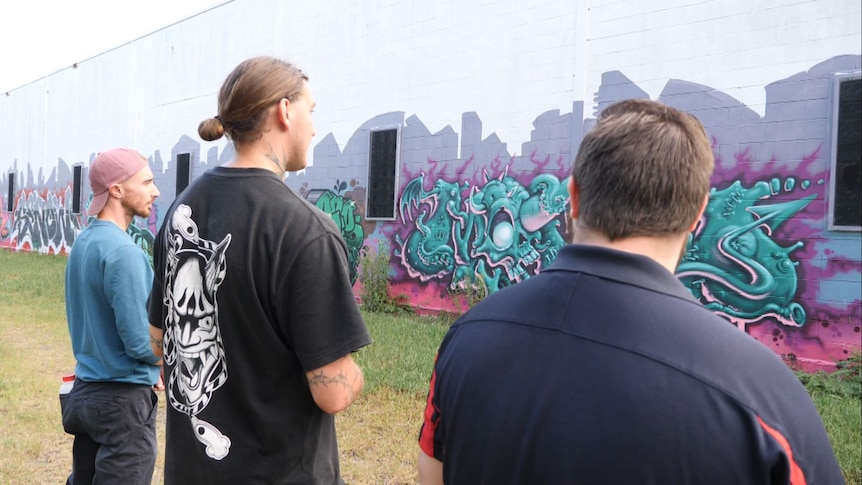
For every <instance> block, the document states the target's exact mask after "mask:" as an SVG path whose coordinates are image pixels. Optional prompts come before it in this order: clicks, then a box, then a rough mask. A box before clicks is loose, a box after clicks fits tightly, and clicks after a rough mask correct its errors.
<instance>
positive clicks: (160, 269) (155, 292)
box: [147, 211, 171, 329]
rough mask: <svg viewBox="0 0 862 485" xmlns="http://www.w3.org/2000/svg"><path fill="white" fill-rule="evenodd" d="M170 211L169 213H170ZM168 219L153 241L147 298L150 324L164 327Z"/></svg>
mask: <svg viewBox="0 0 862 485" xmlns="http://www.w3.org/2000/svg"><path fill="white" fill-rule="evenodd" d="M170 213H171V212H170V211H169V212H168V214H169V215H170ZM167 222H168V219H167V218H165V222H164V223H162V227H161V229H160V230H159V232H158V234H157V235H156V238H155V242H154V243H153V286H152V288H151V289H150V295H149V297H148V298H147V312H148V317H149V321H150V325H152V326H154V327H156V328H161V329H164V325H165V306H164V301H163V300H164V278H165V251H166V249H167V247H166V244H165V237H166V234H167V233H166V232H165V229H166V227H167V225H168V224H167Z"/></svg>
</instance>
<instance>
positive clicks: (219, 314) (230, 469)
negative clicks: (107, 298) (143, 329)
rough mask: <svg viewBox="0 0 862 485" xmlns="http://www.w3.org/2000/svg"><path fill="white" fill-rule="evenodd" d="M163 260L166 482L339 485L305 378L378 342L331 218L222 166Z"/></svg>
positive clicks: (158, 318) (175, 223)
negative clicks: (363, 311) (370, 331)
mask: <svg viewBox="0 0 862 485" xmlns="http://www.w3.org/2000/svg"><path fill="white" fill-rule="evenodd" d="M154 256H155V257H154V262H155V266H156V268H155V280H154V282H153V290H152V294H151V296H150V307H149V315H150V322H151V324H152V325H154V326H156V327H159V328H162V329H163V332H164V341H165V359H164V360H165V365H164V367H165V368H164V371H165V380H166V394H167V397H168V400H169V405H168V416H167V438H166V453H165V483H166V484H171V483H178V484H187V483H303V484H307V483H320V484H324V483H325V484H332V483H343V482H342V481H341V479H340V478H339V468H338V450H337V445H336V437H335V425H334V420H333V417H332V416H331V415H329V414H327V413H325V412H323V411H322V410H321V409H320V408H318V407H317V405H316V404H315V403H314V400H313V398H312V396H311V391H310V389H309V387H308V382H307V380H306V377H305V373H306V372H308V371H311V370H314V369H317V368H320V367H322V366H324V365H326V364H329V363H331V362H333V361H335V360H337V359H339V358H341V357H343V356H345V355H347V354H349V353H351V352H353V351H355V350H357V349H359V348H360V347H363V346H365V345H368V344H369V343H371V337H370V336H369V334H368V330H367V329H366V327H365V324H364V322H363V320H362V317H361V315H360V313H359V309H358V307H357V305H356V301H355V299H354V296H353V292H352V290H351V285H350V280H349V270H348V265H347V252H346V248H345V245H344V242H343V241H342V239H341V236H340V234H339V232H338V229H337V227H336V226H335V224H334V223H333V221H332V220H331V219H330V218H329V216H327V215H326V214H324V213H322V212H321V211H319V210H318V209H317V208H315V207H314V206H313V205H311V204H310V203H308V202H307V201H305V200H303V199H301V198H299V197H298V196H297V195H296V193H295V192H293V191H292V190H291V189H289V188H288V187H287V186H285V185H284V183H282V181H281V180H279V178H278V177H277V176H276V175H275V174H273V173H272V172H270V171H267V170H262V169H229V168H223V167H216V168H214V169H212V170H210V171H208V172H207V173H205V174H203V175H202V176H201V177H199V178H198V179H196V180H195V181H194V182H193V183H192V184H191V185H190V186H189V187H187V188H186V190H185V191H183V193H182V194H180V196H178V197H177V199H176V200H175V201H174V203H173V205H172V206H171V208H170V209H169V211H168V213H167V214H166V215H165V219H164V222H163V224H162V227H161V229H160V231H159V234H158V236H157V238H156V244H155V254H154Z"/></svg>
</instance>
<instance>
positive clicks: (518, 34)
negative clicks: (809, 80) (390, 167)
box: [0, 0, 862, 171]
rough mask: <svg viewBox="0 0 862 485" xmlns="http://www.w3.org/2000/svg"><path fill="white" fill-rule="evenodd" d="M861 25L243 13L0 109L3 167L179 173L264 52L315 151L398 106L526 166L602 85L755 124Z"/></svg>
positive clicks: (695, 12) (420, 5)
mask: <svg viewBox="0 0 862 485" xmlns="http://www.w3.org/2000/svg"><path fill="white" fill-rule="evenodd" d="M860 29H862V27H860V5H859V2H858V1H857V0H817V1H799V0H765V1H758V2H752V1H749V0H720V1H719V0H707V1H703V0H662V1H653V2H647V1H639V0H617V1H612V0H548V1H539V0H534V1H516V0H483V1H482V2H460V1H455V0H439V1H435V2H427V1H420V0H415V1H394V0H365V1H362V2H353V1H347V0H339V1H325V2H322V1H319V0H296V1H292V2H283V1H281V0H237V1H234V2H231V3H228V4H225V5H221V6H219V7H217V8H215V9H212V10H209V11H206V12H203V13H202V14H200V15H198V16H195V17H192V18H190V19H188V20H186V21H184V22H182V23H179V24H175V25H172V26H170V27H167V28H165V29H162V30H159V31H157V32H154V33H152V34H150V35H148V36H145V37H143V38H141V39H138V40H137V41H133V42H131V43H128V44H124V45H122V46H120V47H118V48H116V49H114V50H111V51H109V52H106V53H104V54H102V55H100V56H97V57H95V58H92V59H89V60H87V61H84V62H82V63H80V64H79V65H78V67H77V68H76V69H73V68H68V69H65V70H63V71H60V72H57V73H55V74H52V75H50V76H48V77H47V78H44V79H42V80H39V81H36V82H34V83H31V84H28V85H26V86H24V87H22V88H19V89H16V90H12V91H11V92H10V93H9V96H0V171H7V170H8V169H9V168H10V167H12V165H13V163H14V162H15V161H16V160H17V161H18V167H19V168H20V167H22V166H26V165H27V164H30V165H31V166H33V167H45V168H46V169H48V170H49V171H50V170H51V169H52V168H53V167H55V166H56V163H57V159H58V158H62V159H64V160H65V161H66V162H67V163H69V164H73V163H79V162H88V161H89V159H90V157H91V156H92V154H93V153H94V152H97V151H99V150H102V149H106V148H110V147H113V146H121V145H126V146H133V147H135V148H137V149H138V150H140V151H141V152H142V153H144V154H145V155H148V156H149V155H151V154H152V153H154V152H155V151H156V150H159V151H160V153H161V155H162V158H163V159H164V160H168V163H169V164H170V163H171V162H170V161H169V158H170V150H171V147H172V146H173V144H174V143H176V141H177V140H178V138H179V137H180V136H182V135H188V136H191V137H192V138H195V139H196V138H197V125H198V123H199V122H200V121H201V120H202V119H204V118H206V117H209V116H213V115H214V114H215V110H216V92H217V90H218V88H219V86H220V85H221V83H222V81H223V80H224V78H225V76H226V75H227V73H228V72H229V71H230V70H231V69H232V68H233V67H234V66H236V64H238V63H239V62H240V61H241V60H243V59H245V58H247V57H251V56H254V55H260V54H267V55H275V56H279V57H285V58H289V59H291V60H293V61H294V62H296V63H297V64H298V65H300V66H301V67H302V68H303V69H304V70H305V71H307V73H308V74H309V75H310V77H311V87H312V89H313V91H314V93H315V97H316V98H317V101H318V106H319V107H318V109H317V110H316V113H315V121H316V126H317V134H318V140H320V139H322V138H323V137H324V136H325V135H326V134H328V133H332V134H333V135H334V136H335V138H336V140H337V141H338V142H339V144H341V145H342V146H343V145H344V143H346V141H347V139H348V138H349V137H350V136H351V135H352V134H353V133H354V131H355V130H356V129H357V128H358V127H359V126H360V125H361V124H362V123H363V122H365V121H366V120H368V119H370V118H372V117H373V116H375V115H378V114H381V113H385V112H389V111H404V112H405V113H406V115H407V116H410V115H412V114H415V115H417V116H418V117H419V118H420V119H421V120H422V121H423V122H424V123H425V124H426V126H428V128H429V129H431V130H432V132H433V131H437V130H439V129H442V128H443V127H444V126H446V125H452V126H453V128H455V130H456V131H459V129H460V123H461V116H462V114H463V113H464V112H468V111H475V112H477V113H478V114H479V116H480V118H481V120H482V122H483V135H484V136H487V135H488V134H490V133H496V134H497V136H498V137H499V138H500V139H501V140H502V141H504V142H506V143H508V149H509V151H511V152H514V153H516V154H517V153H518V152H519V150H520V146H521V143H523V142H525V141H528V140H529V133H530V130H531V129H532V126H531V124H530V121H531V120H533V119H534V118H535V117H536V116H538V115H539V114H541V113H542V112H544V111H546V110H550V109H560V110H561V111H562V112H569V111H570V110H571V109H572V103H573V102H574V101H584V102H585V105H586V109H585V110H584V113H585V115H586V116H589V115H590V114H591V113H592V104H593V96H594V94H595V92H596V90H597V89H598V87H599V85H600V83H601V75H602V73H604V72H607V71H611V70H619V71H621V72H622V73H623V74H625V75H626V76H627V77H629V78H630V79H631V80H632V81H634V82H635V83H636V84H637V85H638V86H640V87H641V88H642V89H644V90H646V91H647V92H648V93H649V94H650V96H651V97H653V98H655V97H658V95H659V93H660V92H661V89H662V88H663V87H664V84H665V83H666V81H667V80H668V79H670V78H678V79H685V80H688V81H693V82H698V83H702V84H706V85H709V86H711V87H713V88H717V89H719V90H722V91H724V92H726V93H728V94H730V95H732V96H735V97H737V98H738V99H739V100H741V101H742V102H744V103H745V104H747V105H748V106H749V107H751V108H752V109H755V110H760V112H761V113H762V110H763V106H764V90H763V86H764V85H765V84H768V83H770V82H773V81H775V80H776V79H780V78H782V77H784V76H789V75H792V74H795V73H797V72H800V71H804V70H806V69H808V68H810V67H811V66H812V65H813V64H815V63H816V62H819V61H822V60H824V59H826V58H829V57H832V56H835V55H840V54H859V53H860V49H862V32H860ZM225 144H226V141H220V142H218V143H215V144H207V143H203V146H202V151H203V152H204V153H205V152H206V150H207V149H208V148H210V147H211V146H219V147H223V146H224V145H225Z"/></svg>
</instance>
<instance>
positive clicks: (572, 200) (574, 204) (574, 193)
mask: <svg viewBox="0 0 862 485" xmlns="http://www.w3.org/2000/svg"><path fill="white" fill-rule="evenodd" d="M579 196H580V192H579V189H578V184H577V182H575V177H573V176H571V175H569V215H570V216H571V218H572V220H573V221H574V220H576V219H577V218H578V211H579V209H580V197H579Z"/></svg>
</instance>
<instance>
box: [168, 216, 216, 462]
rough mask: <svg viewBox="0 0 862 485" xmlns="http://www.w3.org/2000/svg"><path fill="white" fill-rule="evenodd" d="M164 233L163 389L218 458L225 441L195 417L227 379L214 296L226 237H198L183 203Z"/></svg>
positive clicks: (199, 438)
mask: <svg viewBox="0 0 862 485" xmlns="http://www.w3.org/2000/svg"><path fill="white" fill-rule="evenodd" d="M168 231H169V233H168V235H167V237H168V247H167V262H166V264H167V274H166V281H165V283H166V284H165V299H164V303H165V306H166V307H167V309H168V314H167V316H166V318H165V324H164V331H165V336H164V343H165V357H164V358H165V362H167V363H168V364H169V365H171V366H172V368H171V373H170V376H169V377H168V385H167V389H166V391H167V395H168V398H169V400H170V403H171V407H173V408H174V409H176V410H177V411H179V412H180V413H183V414H186V415H187V416H188V417H189V420H190V421H191V425H192V426H193V427H194V435H195V437H196V438H197V439H198V441H200V442H201V443H202V444H203V445H205V446H206V453H207V455H208V456H210V457H211V458H214V459H216V460H221V459H222V458H224V457H225V456H227V454H228V453H229V452H230V438H228V437H227V436H225V435H224V434H222V433H221V432H220V431H219V430H218V429H217V428H216V427H215V426H213V425H212V424H210V423H208V422H206V421H204V420H202V419H198V417H197V414H198V413H199V412H200V411H201V410H202V409H204V408H205V407H206V406H207V404H208V403H209V401H210V399H212V396H213V393H214V392H215V391H216V390H217V389H218V388H219V387H221V386H222V385H223V384H224V383H225V381H227V377H228V373H227V364H226V362H225V355H224V345H223V343H222V339H221V332H220V331H219V325H218V311H217V310H218V301H217V293H218V287H219V285H220V284H221V282H222V281H223V280H224V277H225V272H226V268H225V252H226V251H227V248H228V246H229V245H230V240H231V236H230V234H228V235H226V236H225V237H224V239H222V241H221V242H219V243H217V244H216V243H215V242H214V241H208V240H205V239H201V238H200V237H199V235H198V226H197V224H196V223H195V221H194V220H193V219H192V210H191V208H190V207H189V206H187V205H182V204H181V205H179V206H178V207H177V208H176V210H175V211H174V213H173V216H172V217H171V221H170V226H169V228H168Z"/></svg>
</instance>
